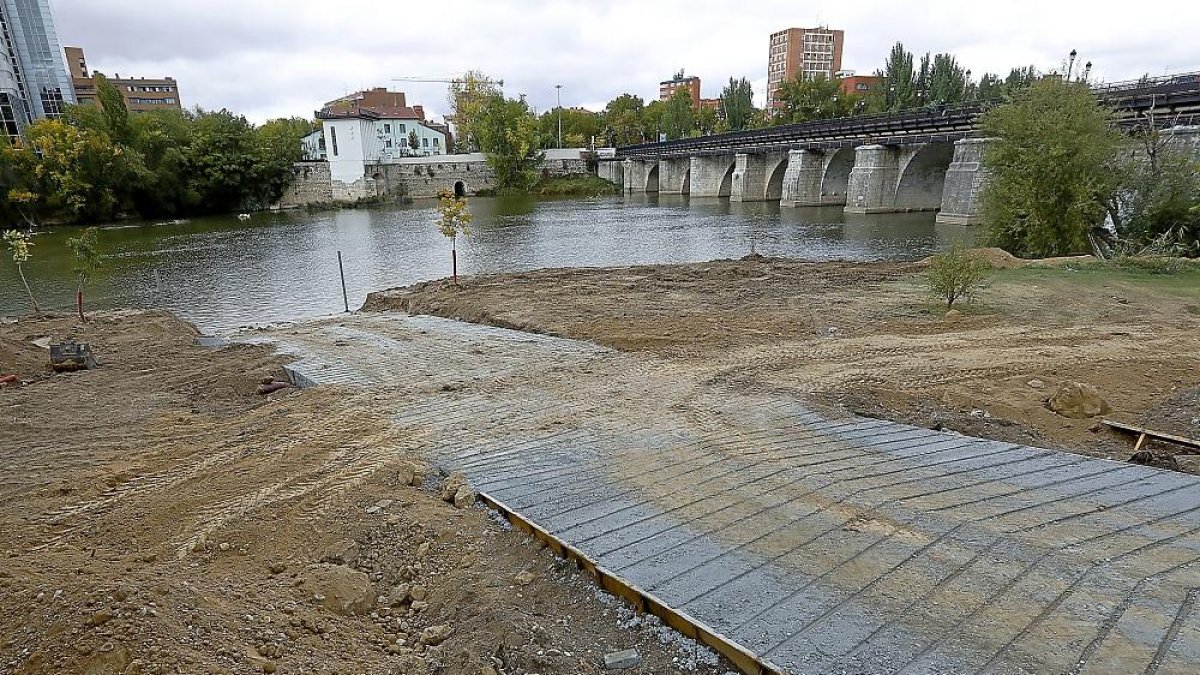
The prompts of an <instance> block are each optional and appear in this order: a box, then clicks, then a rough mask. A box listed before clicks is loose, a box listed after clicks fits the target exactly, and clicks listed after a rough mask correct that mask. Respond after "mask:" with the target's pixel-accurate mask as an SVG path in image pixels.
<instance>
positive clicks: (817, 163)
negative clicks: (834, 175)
mask: <svg viewBox="0 0 1200 675" xmlns="http://www.w3.org/2000/svg"><path fill="white" fill-rule="evenodd" d="M825 162H826V159H825V153H822V152H818V151H816V150H789V151H788V159H787V171H786V172H784V174H783V186H782V188H783V189H782V191H781V192H780V195H779V205H780V206H821V204H822V201H821V181H822V179H824V177H825Z"/></svg>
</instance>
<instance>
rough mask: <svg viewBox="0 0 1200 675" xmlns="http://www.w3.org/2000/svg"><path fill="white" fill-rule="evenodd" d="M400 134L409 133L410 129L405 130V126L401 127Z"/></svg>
mask: <svg viewBox="0 0 1200 675" xmlns="http://www.w3.org/2000/svg"><path fill="white" fill-rule="evenodd" d="M400 133H402V134H406V133H408V129H405V128H404V125H403V124H401V125H400Z"/></svg>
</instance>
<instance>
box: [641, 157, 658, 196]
mask: <svg viewBox="0 0 1200 675" xmlns="http://www.w3.org/2000/svg"><path fill="white" fill-rule="evenodd" d="M644 191H645V192H658V162H654V166H652V167H650V170H649V171H647V172H646V185H645V188H644Z"/></svg>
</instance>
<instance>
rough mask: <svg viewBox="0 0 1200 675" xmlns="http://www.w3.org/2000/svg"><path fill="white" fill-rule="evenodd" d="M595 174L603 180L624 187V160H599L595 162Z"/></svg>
mask: <svg viewBox="0 0 1200 675" xmlns="http://www.w3.org/2000/svg"><path fill="white" fill-rule="evenodd" d="M596 175H597V176H599V177H601V178H603V179H604V180H606V181H608V182H610V183H613V184H615V185H617V186H618V187H622V188H624V187H625V162H623V161H622V162H616V161H609V162H599V163H597V164H596Z"/></svg>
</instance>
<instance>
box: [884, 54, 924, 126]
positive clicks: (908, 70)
mask: <svg viewBox="0 0 1200 675" xmlns="http://www.w3.org/2000/svg"><path fill="white" fill-rule="evenodd" d="M878 75H879V77H880V78H881V79H880V88H881V90H882V91H883V92H884V95H885V97H886V109H887V110H891V111H898V110H908V109H909V108H914V107H916V103H917V87H916V74H915V73H914V72H913V54H912V52H910V51H908V50H907V49H905V48H904V43H902V42H897V43H896V44H894V45H892V51H891V53H889V54H888V58H887V61H885V62H884V65H883V70H882V71H881V72H879V73H878Z"/></svg>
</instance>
